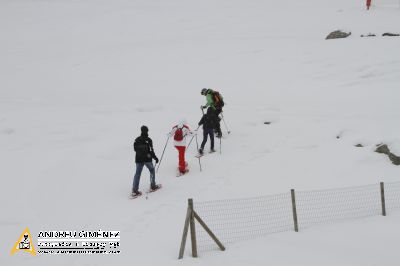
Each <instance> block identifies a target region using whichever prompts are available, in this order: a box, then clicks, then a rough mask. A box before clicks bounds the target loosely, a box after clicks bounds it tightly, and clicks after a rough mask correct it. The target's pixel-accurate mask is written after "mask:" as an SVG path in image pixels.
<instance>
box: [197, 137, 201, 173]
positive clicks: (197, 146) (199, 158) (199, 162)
mask: <svg viewBox="0 0 400 266" xmlns="http://www.w3.org/2000/svg"><path fill="white" fill-rule="evenodd" d="M196 147H197V150H199V143H198V142H197V135H196ZM199 166H200V172H201V162H200V157H199Z"/></svg>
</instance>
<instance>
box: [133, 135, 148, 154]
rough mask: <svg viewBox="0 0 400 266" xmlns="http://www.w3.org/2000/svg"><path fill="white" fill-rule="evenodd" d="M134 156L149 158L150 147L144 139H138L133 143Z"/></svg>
mask: <svg viewBox="0 0 400 266" xmlns="http://www.w3.org/2000/svg"><path fill="white" fill-rule="evenodd" d="M135 151H136V154H137V155H138V156H139V157H141V158H143V157H149V156H150V145H149V144H148V143H147V141H145V140H144V139H138V140H137V141H136V143H135Z"/></svg>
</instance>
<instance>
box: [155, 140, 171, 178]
mask: <svg viewBox="0 0 400 266" xmlns="http://www.w3.org/2000/svg"><path fill="white" fill-rule="evenodd" d="M169 138H170V135H168V138H167V142H166V143H165V146H164V150H163V152H162V155H161V159H160V161H159V163H158V167H157V171H156V173H158V169H159V168H160V165H161V161H162V158H163V157H164V152H165V148H167V144H168V141H169Z"/></svg>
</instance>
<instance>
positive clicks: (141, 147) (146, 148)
mask: <svg viewBox="0 0 400 266" xmlns="http://www.w3.org/2000/svg"><path fill="white" fill-rule="evenodd" d="M140 130H141V132H142V133H141V134H140V136H139V137H137V138H136V139H135V142H134V144H133V149H134V150H135V152H136V156H135V162H136V173H135V177H134V178H133V188H132V196H138V195H141V194H142V192H140V191H139V182H140V175H141V174H142V170H143V167H144V166H146V167H147V169H149V171H150V189H152V190H156V189H158V188H160V186H159V185H157V184H156V176H155V170H154V166H153V162H152V160H153V159H154V160H155V161H156V164H157V163H158V158H157V156H156V154H155V153H154V149H153V141H152V140H151V138H149V134H148V132H149V129H148V128H147V127H146V126H142V127H141V128H140Z"/></svg>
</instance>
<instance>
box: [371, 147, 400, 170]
mask: <svg viewBox="0 0 400 266" xmlns="http://www.w3.org/2000/svg"><path fill="white" fill-rule="evenodd" d="M377 146H378V147H377V148H376V150H375V152H377V153H383V154H386V155H387V156H388V157H389V159H390V160H391V161H392V163H393V164H394V165H400V157H399V156H396V155H395V154H393V153H392V152H390V149H389V147H388V146H387V145H386V144H379V145H377Z"/></svg>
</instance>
